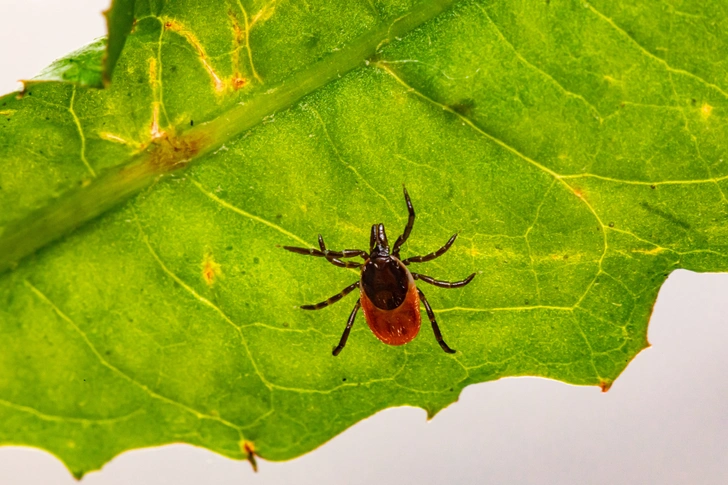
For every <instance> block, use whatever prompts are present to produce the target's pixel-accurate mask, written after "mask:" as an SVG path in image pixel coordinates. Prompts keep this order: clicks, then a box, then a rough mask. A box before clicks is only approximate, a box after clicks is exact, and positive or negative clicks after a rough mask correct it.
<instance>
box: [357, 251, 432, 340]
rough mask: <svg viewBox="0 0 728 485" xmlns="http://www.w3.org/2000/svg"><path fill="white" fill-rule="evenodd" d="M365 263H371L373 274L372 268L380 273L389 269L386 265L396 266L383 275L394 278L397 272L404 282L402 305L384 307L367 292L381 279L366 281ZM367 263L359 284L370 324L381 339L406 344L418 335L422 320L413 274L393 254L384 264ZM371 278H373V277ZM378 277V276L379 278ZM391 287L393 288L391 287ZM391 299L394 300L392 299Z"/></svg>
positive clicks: (398, 277)
mask: <svg viewBox="0 0 728 485" xmlns="http://www.w3.org/2000/svg"><path fill="white" fill-rule="evenodd" d="M366 266H368V267H369V268H368V270H369V271H370V273H369V274H370V275H371V274H372V273H371V272H372V271H373V272H374V273H377V276H379V274H381V272H384V273H387V269H393V270H394V271H393V272H389V274H387V275H386V276H385V278H384V279H385V280H388V279H391V278H392V276H394V275H395V274H396V276H397V277H396V278H394V279H395V280H397V283H399V285H401V286H400V288H402V289H404V290H405V291H404V292H402V293H403V295H402V296H404V299H403V300H402V302H401V303H400V304H399V306H397V307H395V308H392V309H383V308H380V307H378V306H377V305H375V304H374V302H373V301H372V298H370V297H369V295H367V289H369V292H370V293H372V292H376V291H377V290H378V289H380V288H381V284H380V282H378V281H371V283H370V284H367V281H366V279H367V277H366V276H364V271H367V267H366ZM366 266H365V269H364V270H363V271H362V284H361V285H360V293H361V308H362V310H363V311H364V318H366V321H367V324H368V325H369V328H370V329H371V330H372V332H374V335H376V336H377V338H378V339H379V340H381V341H382V342H384V343H385V344H389V345H404V344H406V343H407V342H409V341H411V340H412V339H414V338H415V337H416V336H417V334H418V333H419V331H420V324H421V318H420V297H419V294H418V293H417V287H416V286H415V282H414V279H413V278H412V274H411V273H410V272H409V270H407V268H406V266H404V265H403V264H402V263H401V262H400V261H399V260H398V259H397V258H394V257H392V258H391V260H390V262H389V264H387V265H386V266H384V267H382V266H381V265H377V266H374V264H373V263H372V262H370V263H368V264H367V265H366ZM387 266H388V267H389V268H387ZM395 267H396V269H395ZM392 273H394V274H392ZM369 279H371V280H373V279H374V278H369ZM376 279H377V280H379V278H376ZM388 290H391V288H388ZM395 291H396V290H395ZM386 293H389V292H386ZM395 296H396V295H395ZM388 300H389V301H391V299H388ZM380 305H381V303H380ZM382 306H384V305H382Z"/></svg>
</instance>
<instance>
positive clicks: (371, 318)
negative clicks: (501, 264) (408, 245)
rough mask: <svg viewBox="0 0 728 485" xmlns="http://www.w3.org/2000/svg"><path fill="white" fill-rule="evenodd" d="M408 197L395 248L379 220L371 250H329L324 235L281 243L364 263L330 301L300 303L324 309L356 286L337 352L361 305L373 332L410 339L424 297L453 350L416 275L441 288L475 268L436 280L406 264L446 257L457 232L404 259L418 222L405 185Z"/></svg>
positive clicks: (392, 339)
mask: <svg viewBox="0 0 728 485" xmlns="http://www.w3.org/2000/svg"><path fill="white" fill-rule="evenodd" d="M404 199H405V201H406V202H407V210H408V212H409V218H408V219H407V225H406V226H405V228H404V232H403V233H402V235H401V236H399V237H398V238H397V240H396V241H395V242H394V247H393V248H392V249H391V250H390V248H389V242H388V241H387V234H386V232H385V231H384V224H381V223H380V224H374V225H373V226H372V231H371V236H370V238H369V252H367V251H363V250H361V249H344V250H343V251H330V250H328V249H326V244H325V243H324V238H323V237H321V235H320V234H319V237H318V242H319V248H320V249H314V248H298V247H293V246H284V247H283V248H284V249H287V250H288V251H292V252H294V253H298V254H304V255H307V256H317V257H322V258H326V260H327V261H328V262H329V263H331V264H333V265H335V266H339V267H341V268H361V276H360V278H359V281H357V282H356V283H352V284H351V285H349V286H347V287H346V288H344V289H343V290H342V291H341V292H340V293H338V294H336V295H334V296H332V297H331V298H329V299H328V300H326V301H322V302H321V303H317V304H315V305H303V306H301V309H302V310H320V309H321V308H324V307H327V306H329V305H331V304H332V303H336V302H337V301H339V300H341V299H342V298H344V297H345V296H346V295H348V294H349V293H351V292H352V291H354V290H356V289H357V288H358V289H359V299H358V300H357V301H356V303H355V304H354V309H353V310H352V311H351V315H349V320H348V321H347V323H346V328H345V329H344V333H343V335H342V336H341V340H340V341H339V345H337V346H336V348H334V351H333V354H334V355H339V352H341V350H342V349H343V348H344V345H346V341H347V339H348V338H349V332H351V327H352V325H354V319H355V318H356V314H357V312H358V311H359V308H361V309H362V311H363V312H364V318H365V319H366V321H367V324H368V325H369V328H370V329H371V330H372V332H374V335H376V337H377V338H378V339H379V340H381V341H382V342H384V343H385V344H388V345H404V344H406V343H407V342H410V341H412V339H414V338H415V337H416V336H417V334H418V333H419V331H420V324H421V318H420V300H421V301H422V303H423V304H424V305H425V310H427V316H428V317H429V319H430V323H431V324H432V331H433V332H434V334H435V339H436V340H437V343H438V344H440V347H442V350H444V351H445V352H447V353H448V354H454V353H455V351H454V350H453V349H451V348H450V347H449V346H448V345H447V344H446V343H445V340H443V338H442V334H441V333H440V327H439V326H438V325H437V320H436V319H435V314H434V313H433V311H432V307H430V304H429V303H428V302H427V298H425V294H424V293H423V292H422V290H420V289H419V288H417V286H416V285H415V280H421V281H424V282H425V283H429V284H431V285H434V286H438V287H440V288H461V287H463V286H465V285H467V284H468V283H470V282H471V281H472V280H473V278H474V277H475V273H473V274H471V275H470V276H468V277H467V278H465V279H464V280H462V281H455V282H448V281H440V280H436V279H434V278H431V277H430V276H426V275H423V274H420V273H413V272H411V271H410V270H409V269H408V268H407V266H409V265H410V264H411V263H424V262H426V261H432V260H433V259H435V258H438V257H440V256H442V255H443V254H445V252H447V250H448V249H450V246H452V245H453V243H454V242H455V239H456V238H457V236H458V235H457V234H454V235H453V236H452V237H451V238H450V239H449V240H448V241H447V242H446V243H445V245H444V246H443V247H441V248H440V249H438V250H437V251H435V252H433V253H430V254H426V255H425V256H412V257H410V258H407V259H400V257H399V250H400V248H401V247H402V245H403V244H404V243H405V241H407V238H409V235H410V233H411V232H412V226H414V223H415V210H414V208H413V207H412V201H411V200H410V197H409V194H408V193H407V189H406V188H404ZM357 257H360V258H362V259H363V260H364V262H363V263H359V262H354V261H344V259H347V258H357Z"/></svg>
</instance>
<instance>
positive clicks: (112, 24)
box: [23, 0, 134, 92]
mask: <svg viewBox="0 0 728 485" xmlns="http://www.w3.org/2000/svg"><path fill="white" fill-rule="evenodd" d="M104 16H105V17H106V24H107V27H108V29H109V38H108V40H107V39H106V38H102V39H97V40H96V41H94V42H93V43H91V44H89V45H88V46H86V47H83V48H81V49H79V50H77V51H75V52H72V53H70V54H68V55H67V56H64V57H62V58H60V59H58V60H56V61H54V62H53V63H52V64H51V65H50V66H48V67H47V68H45V69H43V71H42V72H41V73H40V74H38V75H37V76H35V77H34V78H33V79H31V80H29V81H24V82H23V83H24V92H26V91H28V90H32V89H33V88H34V87H35V85H37V83H40V82H49V81H60V82H67V83H74V84H78V85H79V86H88V87H94V88H101V87H104V86H105V85H108V84H109V83H110V82H111V74H112V72H113V71H114V68H115V67H116V63H117V61H118V60H119V56H120V55H121V51H122V49H123V48H124V44H125V43H126V37H127V36H128V35H129V33H130V32H131V28H132V25H133V23H134V0H112V2H111V7H109V9H108V10H107V11H105V12H104Z"/></svg>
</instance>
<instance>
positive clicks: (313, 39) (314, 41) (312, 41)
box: [304, 34, 321, 49]
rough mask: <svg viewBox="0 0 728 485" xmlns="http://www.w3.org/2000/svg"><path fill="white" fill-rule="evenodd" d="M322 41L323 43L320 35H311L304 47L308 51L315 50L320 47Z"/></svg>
mask: <svg viewBox="0 0 728 485" xmlns="http://www.w3.org/2000/svg"><path fill="white" fill-rule="evenodd" d="M320 41H321V39H320V38H319V36H318V35H315V34H311V35H309V37H308V39H307V40H306V42H304V45H305V46H306V48H308V49H314V48H315V47H316V46H318V44H319V42H320Z"/></svg>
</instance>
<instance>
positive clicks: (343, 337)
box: [331, 299, 361, 356]
mask: <svg viewBox="0 0 728 485" xmlns="http://www.w3.org/2000/svg"><path fill="white" fill-rule="evenodd" d="M360 306H361V299H359V300H356V304H354V309H353V310H352V311H351V315H349V321H348V322H346V328H345V329H344V333H343V334H342V335H341V340H339V345H337V346H336V348H335V349H334V351H333V352H331V353H332V354H333V355H335V356H336V355H339V352H341V349H343V348H344V345H346V341H347V340H349V332H351V326H352V325H354V319H355V318H356V312H358V311H359V307H360Z"/></svg>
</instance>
